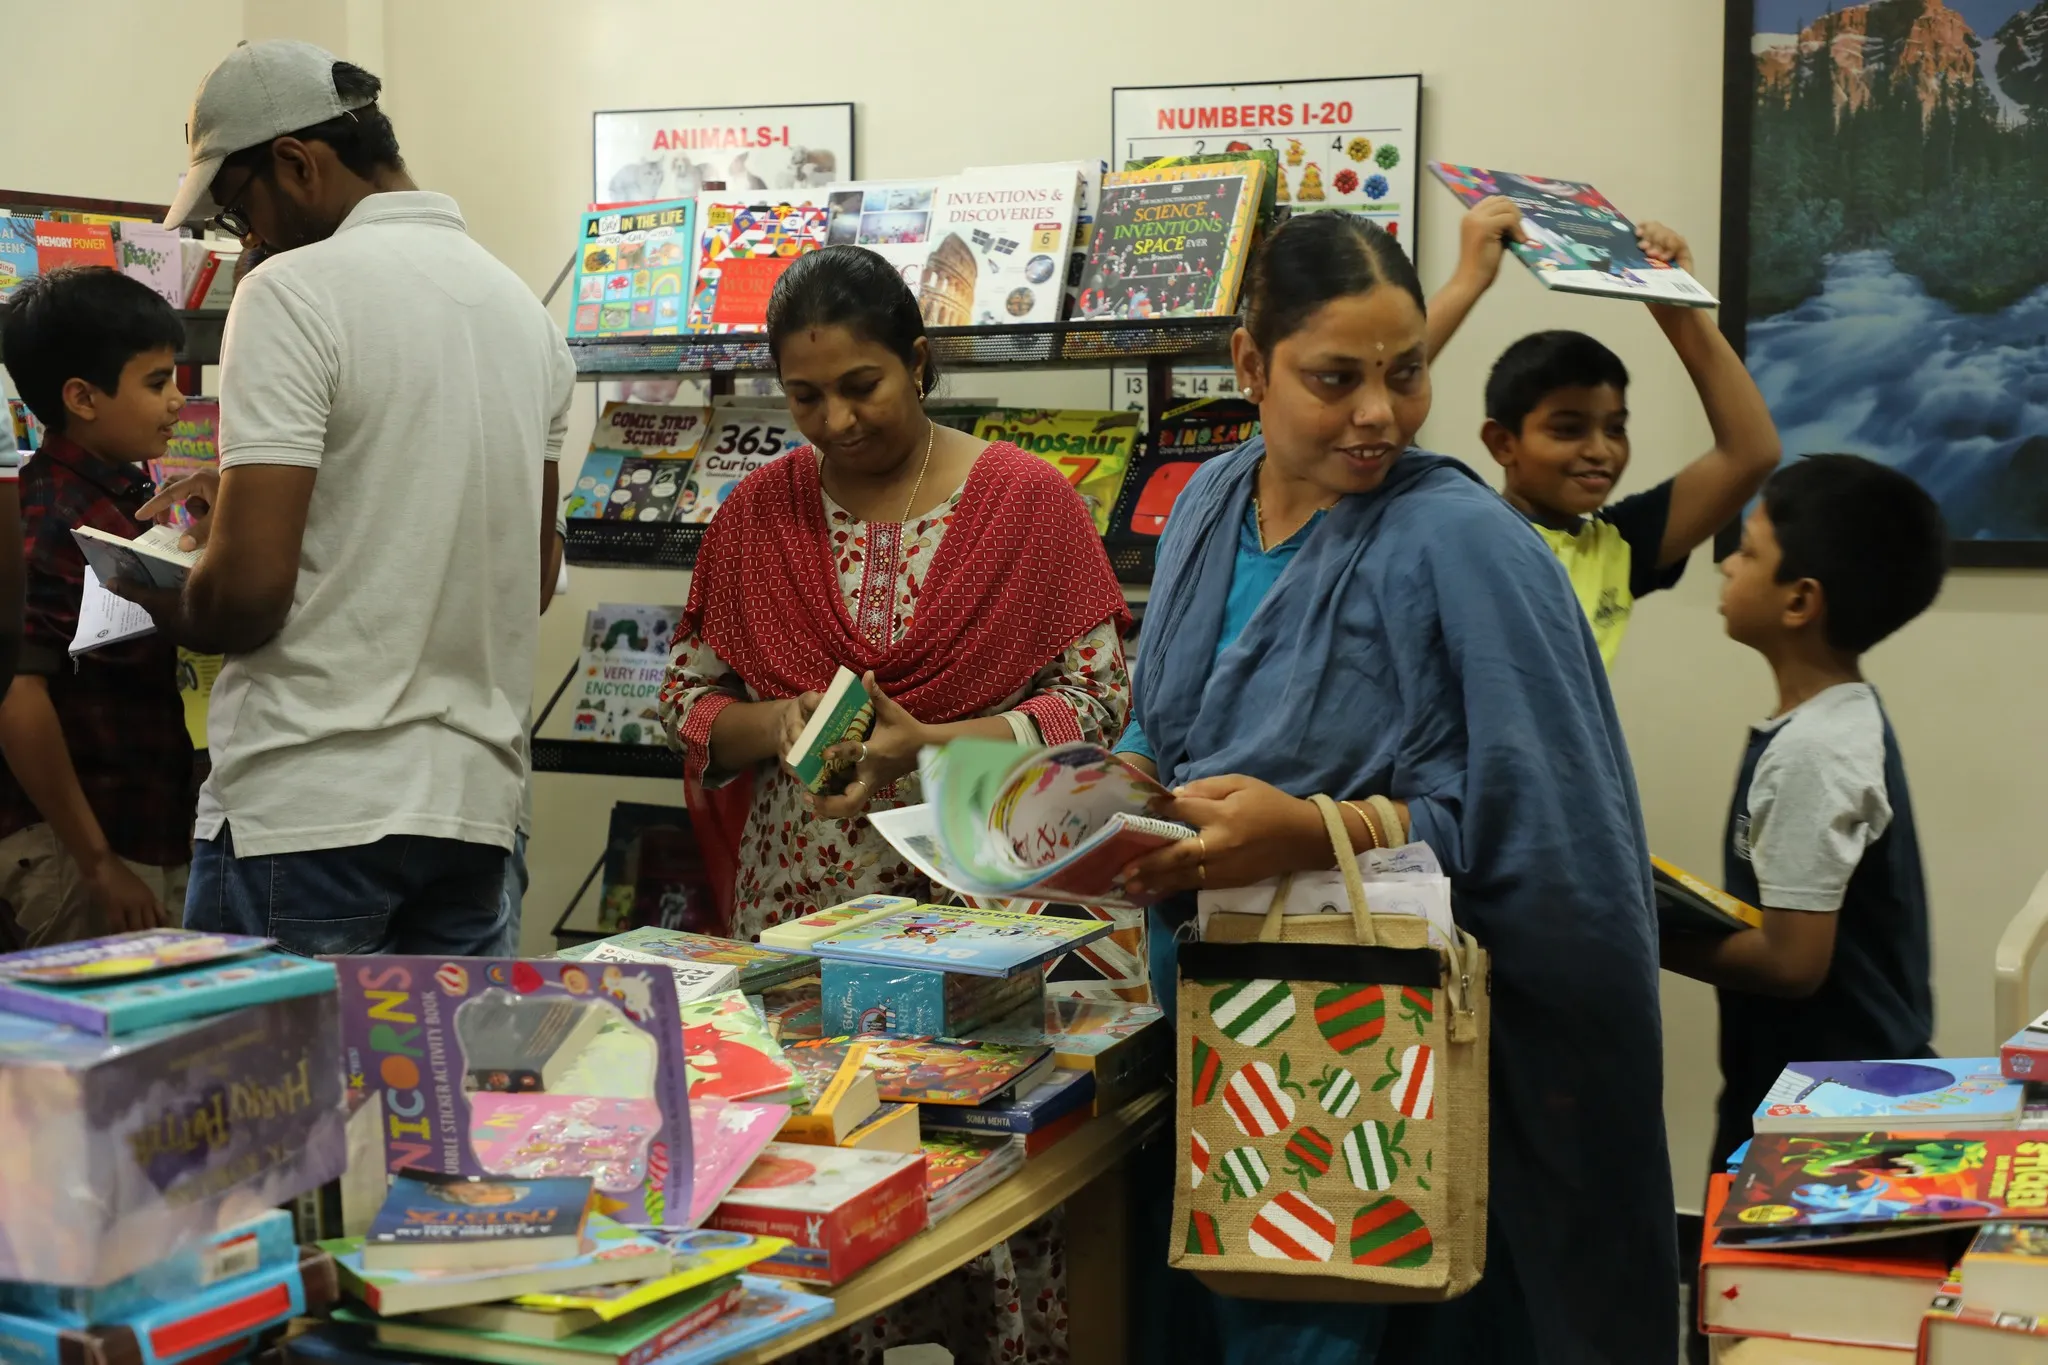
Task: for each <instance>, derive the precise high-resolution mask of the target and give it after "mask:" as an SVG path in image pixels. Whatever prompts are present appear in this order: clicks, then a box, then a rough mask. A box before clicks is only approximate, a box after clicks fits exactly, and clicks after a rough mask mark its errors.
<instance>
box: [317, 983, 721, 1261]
mask: <svg viewBox="0 0 2048 1365" xmlns="http://www.w3.org/2000/svg"><path fill="white" fill-rule="evenodd" d="M341 965H342V967H343V971H342V980H341V999H342V1028H343V1036H344V1051H343V1058H342V1061H343V1067H344V1070H345V1072H346V1075H347V1077H348V1084H349V1088H350V1089H351V1090H352V1091H356V1092H368V1093H376V1094H378V1095H380V1096H381V1098H382V1100H383V1120H384V1125H385V1132H384V1152H385V1159H386V1168H387V1169H389V1170H392V1171H400V1170H404V1169H407V1168H417V1169H421V1170H428V1171H434V1172H438V1173H440V1174H443V1175H476V1176H513V1177H518V1178H521V1179H532V1178H537V1177H540V1176H543V1175H564V1176H589V1177H590V1178H591V1180H592V1181H593V1182H594V1183H595V1184H596V1186H597V1191H598V1196H599V1204H598V1206H599V1209H600V1211H602V1212H606V1213H611V1214H616V1215H617V1216H618V1217H620V1218H621V1219H624V1220H627V1221H631V1222H635V1223H645V1224H660V1223H665V1222H668V1221H670V1218H671V1216H672V1217H673V1219H674V1220H676V1221H680V1220H681V1219H682V1218H683V1217H685V1216H686V1213H687V1210H688V1209H689V1207H690V1177H691V1170H692V1165H691V1156H690V1110H689V1099H688V1091H687V1088H686V1083H685V1079H684V1069H683V1062H682V1058H681V1056H680V1055H679V1054H678V1050H677V1048H676V1047H675V1046H674V1043H673V1040H674V1039H675V1038H676V1037H677V1036H678V1034H679V1033H680V1031H681V1029H682V1024H681V1021H680V1020H679V1019H678V1018H677V1015H676V997H675V987H674V983H673V980H672V978H671V977H670V975H669V973H668V971H667V970H666V969H665V968H661V967H653V966H645V965H641V964H638V963H630V962H607V963H602V964H600V963H591V964H588V965H585V964H581V963H577V962H566V961H561V960H558V959H550V958H541V959H536V960H531V961H527V960H521V961H513V960H510V959H499V958H434V957H378V956H372V957H352V958H345V959H342V962H341ZM572 1047H573V1049H574V1051H575V1054H576V1055H575V1056H573V1057H571V1056H569V1055H568V1053H569V1052H570V1051H571V1049H572ZM544 1049H548V1050H545V1056H544V1060H542V1055H543V1050H544ZM536 1061H539V1062H540V1065H539V1066H537V1067H536V1066H535V1065H534V1064H533V1063H534V1062H536ZM536 1072H538V1073H539V1075H540V1077H541V1079H542V1080H543V1082H545V1081H546V1080H547V1079H548V1078H549V1076H550V1075H552V1077H553V1078H554V1079H555V1081H556V1082H557V1084H558V1087H559V1088H557V1089H554V1090H549V1091H544V1092H536V1091H534V1090H533V1089H532V1088H531V1082H532V1079H533V1077H534V1076H535V1074H536ZM671 1211H673V1214H672V1215H671ZM499 1297H503V1296H502V1295H501V1296H499Z"/></svg>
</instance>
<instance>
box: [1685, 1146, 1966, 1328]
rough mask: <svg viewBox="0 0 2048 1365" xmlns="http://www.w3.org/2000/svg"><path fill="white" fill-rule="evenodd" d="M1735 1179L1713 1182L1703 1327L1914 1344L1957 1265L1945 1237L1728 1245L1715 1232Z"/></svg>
mask: <svg viewBox="0 0 2048 1365" xmlns="http://www.w3.org/2000/svg"><path fill="white" fill-rule="evenodd" d="M1734 1181H1735V1178H1734V1177H1733V1176H1730V1175H1717V1176H1714V1177H1713V1178H1712V1179H1711V1180H1710V1181H1709V1182H1708V1185H1707V1216H1706V1219H1705V1220H1704V1221H1705V1224H1706V1232H1705V1237H1704V1239H1703V1245H1702V1246H1701V1248H1700V1281H1699V1283H1700V1289H1699V1323H1700V1330H1701V1331H1702V1332H1715V1333H1729V1334H1732V1335H1736V1336H1749V1337H1790V1338H1793V1339H1795V1340H1799V1341H1825V1342H1834V1343H1836V1344H1838V1345H1843V1346H1882V1347H1888V1348H1891V1349H1894V1350H1909V1349H1911V1348H1912V1346H1913V1344H1914V1343H1915V1342H1916V1341H1917V1340H1919V1336H1920V1319H1921V1316H1922V1315H1923V1314H1925V1313H1926V1311H1927V1305H1928V1304H1929V1303H1930V1302H1932V1301H1933V1298H1934V1295H1935V1293H1936V1291H1937V1290H1938V1289H1939V1288H1940V1287H1941V1283H1942V1281H1943V1280H1945V1279H1947V1278H1948V1273H1949V1267H1950V1265H1951V1264H1953V1260H1952V1252H1953V1250H1954V1248H1953V1246H1952V1245H1951V1244H1950V1239H1949V1238H1948V1237H1947V1236H1945V1235H1943V1234H1941V1233H1931V1234H1922V1235H1920V1236H1918V1237H1914V1238H1911V1239H1907V1240H1904V1241H1898V1242H1889V1243H1880V1244H1878V1245H1877V1246H1874V1247H1857V1248H1854V1249H1847V1248H1844V1249H1836V1250H1813V1251H1804V1252H1801V1251H1750V1250H1748V1249H1746V1248H1742V1247H1728V1246H1722V1245H1720V1244H1719V1243H1718V1242H1716V1240H1715V1237H1714V1221H1715V1219H1716V1218H1718V1217H1719V1216H1720V1213H1721V1209H1722V1207H1723V1205H1725V1204H1726V1202H1727V1199H1728V1190H1729V1187H1730V1186H1731V1185H1732V1184H1734Z"/></svg>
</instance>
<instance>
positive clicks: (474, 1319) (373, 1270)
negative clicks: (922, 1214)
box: [291, 1172, 831, 1365]
mask: <svg viewBox="0 0 2048 1365" xmlns="http://www.w3.org/2000/svg"><path fill="white" fill-rule="evenodd" d="M592 1197H593V1187H592V1183H591V1181H590V1180H589V1179H588V1178H587V1177H577V1178H566V1179H535V1180H499V1179H487V1178H475V1177H447V1176H436V1175H429V1174H425V1173H420V1172H406V1173H402V1174H400V1175H399V1176H397V1177H396V1178H394V1179H393V1181H392V1183H391V1190H390V1194H389V1196H388V1197H387V1199H386V1200H385V1202H384V1206H383V1208H382V1209H381V1210H380V1211H379V1213H378V1215H377V1219H376V1221H375V1223H373V1224H372V1226H371V1228H370V1231H369V1233H368V1235H367V1236H365V1237H360V1238H348V1239H344V1240H339V1241H334V1242H329V1243H325V1244H323V1249H324V1250H325V1251H327V1252H328V1253H329V1254H330V1255H331V1256H332V1257H333V1260H334V1263H335V1265H336V1266H338V1267H339V1270H340V1278H341V1282H342V1285H343V1287H344V1288H345V1289H346V1290H347V1292H348V1294H349V1296H350V1298H351V1299H352V1300H353V1302H352V1303H350V1304H349V1305H347V1306H344V1307H341V1308H337V1309H336V1310H335V1311H334V1314H333V1319H334V1323H335V1324H336V1325H335V1326H333V1327H330V1328H327V1329H323V1330H322V1332H321V1333H320V1334H317V1335H319V1337H320V1340H319V1341H317V1342H316V1343H314V1344H313V1345H312V1346H311V1347H300V1346H299V1345H298V1341H297V1340H296V1339H295V1341H294V1343H293V1346H292V1348H291V1349H292V1350H293V1351H294V1352H295V1353H298V1354H303V1355H306V1356H307V1358H309V1359H321V1358H327V1359H334V1358H338V1357H341V1356H346V1355H348V1354H349V1353H350V1352H351V1351H353V1350H357V1349H360V1348H361V1347H365V1346H374V1347H377V1348H381V1349H383V1350H386V1351H392V1352H402V1353H418V1354H424V1355H434V1356H453V1357H458V1358H461V1359H465V1360H480V1361H494V1362H501V1363H502V1365H648V1362H652V1361H654V1360H657V1359H659V1360H661V1361H662V1362H663V1365H686V1363H688V1362H699V1361H713V1360H720V1359H723V1358H724V1357H725V1356H727V1355H729V1354H731V1353H732V1352H734V1351H736V1350H739V1349H741V1348H743V1347H745V1346H751V1345H756V1344H759V1343H760V1342H762V1341H766V1340H771V1339H773V1337H775V1336H778V1335H781V1334H783V1333H785V1332H787V1331H789V1330H791V1329H792V1328H794V1327H796V1326H798V1325H801V1324H802V1323H804V1322H807V1321H811V1320H813V1319H815V1318H817V1317H822V1316H824V1315H826V1314H828V1313H829V1312H830V1311H831V1305H830V1303H829V1301H827V1300H823V1299H817V1298H815V1297H814V1296H811V1295H794V1296H792V1295H791V1294H789V1293H788V1292H787V1291H785V1290H782V1289H780V1288H779V1287H777V1286H776V1285H774V1284H773V1282H769V1281H761V1280H759V1279H757V1278H756V1277H754V1276H751V1275H749V1274H747V1273H746V1272H747V1271H748V1270H749V1269H750V1268H752V1267H754V1266H755V1265H757V1264H759V1263H761V1262H764V1261H766V1260H768V1259H769V1258H771V1257H774V1256H776V1255H778V1254H780V1253H781V1252H782V1251H783V1250H784V1249H785V1244H784V1243H783V1242H781V1241H780V1240H779V1239H776V1238H773V1237H753V1236H746V1235H736V1234H730V1233H709V1232H682V1233H669V1232H661V1231H653V1232H642V1231H636V1230H634V1229H631V1228H627V1227H623V1226H621V1225H620V1224H618V1223H615V1222H613V1221H612V1220H611V1219H609V1218H606V1217H604V1216H603V1215H601V1214H596V1213H593V1212H591V1211H590V1206H591V1202H592Z"/></svg>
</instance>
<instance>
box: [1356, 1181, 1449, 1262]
mask: <svg viewBox="0 0 2048 1365" xmlns="http://www.w3.org/2000/svg"><path fill="white" fill-rule="evenodd" d="M1350 1252H1351V1262H1352V1264H1353V1265H1383V1266H1392V1267H1394V1268H1395V1269H1397V1270H1413V1269H1415V1268H1416V1267H1417V1266H1423V1265H1428V1264H1429V1258H1430V1257H1431V1256H1433V1255H1434V1254H1436V1243H1435V1239H1434V1238H1432V1237H1431V1236H1430V1235H1429V1228H1428V1227H1427V1226H1425V1225H1424V1223H1423V1221H1422V1216H1421V1215H1420V1214H1418V1213H1416V1212H1415V1210H1414V1209H1411V1208H1409V1207H1408V1205H1406V1204H1405V1203H1403V1202H1402V1201H1400V1200H1399V1199H1396V1198H1394V1197H1393V1196H1392V1195H1388V1196H1387V1197H1385V1198H1384V1199H1376V1200H1374V1201H1373V1202H1372V1203H1370V1204H1367V1205H1366V1206H1365V1207H1364V1208H1362V1209H1360V1210H1359V1211H1358V1212H1357V1213H1356V1214H1354V1215H1352V1218H1351V1241H1350Z"/></svg>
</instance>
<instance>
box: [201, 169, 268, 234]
mask: <svg viewBox="0 0 2048 1365" xmlns="http://www.w3.org/2000/svg"><path fill="white" fill-rule="evenodd" d="M268 167H269V163H268V161H267V159H266V161H265V163H264V164H263V165H261V166H257V167H255V168H254V169H252V170H251V171H250V172H249V178H248V179H246V180H244V181H243V182H242V188H241V189H240V190H238V191H236V193H235V197H234V198H233V199H232V200H230V201H228V202H227V203H225V204H223V205H222V206H221V211H220V212H219V213H216V214H215V215H213V217H211V218H209V219H207V220H206V225H207V226H208V227H211V228H217V229H219V230H220V231H222V232H225V233H227V234H228V235H229V236H230V237H233V238H235V239H236V240H237V241H240V240H241V239H243V238H245V237H247V236H248V235H249V234H250V233H252V232H254V231H255V230H256V229H255V227H254V226H253V225H251V224H250V222H249V215H248V213H247V211H246V210H245V209H243V207H242V200H243V199H245V198H247V197H248V194H249V190H250V189H251V187H253V186H254V185H255V184H256V181H257V180H258V179H259V178H260V177H261V176H262V175H263V173H264V172H265V170H267V169H268Z"/></svg>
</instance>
